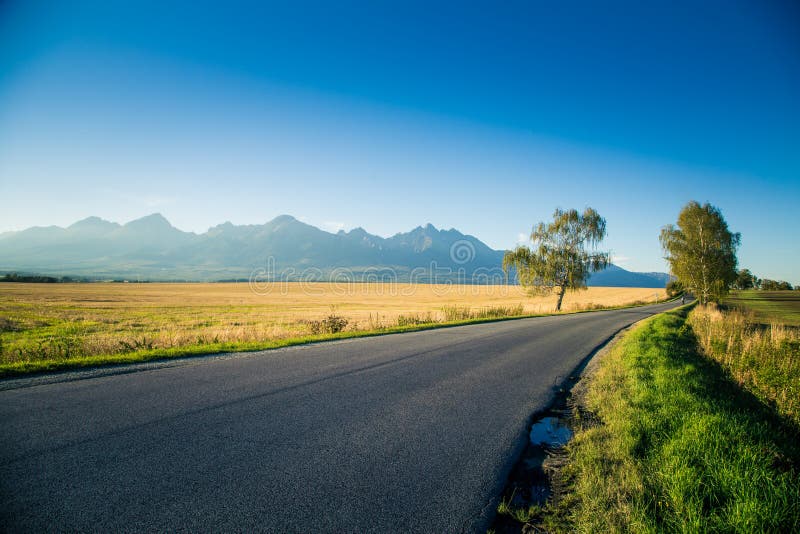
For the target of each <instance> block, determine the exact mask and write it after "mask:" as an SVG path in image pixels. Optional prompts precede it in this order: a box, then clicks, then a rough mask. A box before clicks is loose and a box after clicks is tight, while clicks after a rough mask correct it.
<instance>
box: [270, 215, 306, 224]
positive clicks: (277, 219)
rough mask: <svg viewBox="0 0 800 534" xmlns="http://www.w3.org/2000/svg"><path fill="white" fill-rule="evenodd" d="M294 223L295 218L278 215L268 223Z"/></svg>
mask: <svg viewBox="0 0 800 534" xmlns="http://www.w3.org/2000/svg"><path fill="white" fill-rule="evenodd" d="M295 221H297V219H296V218H295V217H292V216H291V215H287V214H283V215H278V216H277V217H275V218H274V219H272V220H271V221H270V223H288V222H295ZM297 222H299V221H297Z"/></svg>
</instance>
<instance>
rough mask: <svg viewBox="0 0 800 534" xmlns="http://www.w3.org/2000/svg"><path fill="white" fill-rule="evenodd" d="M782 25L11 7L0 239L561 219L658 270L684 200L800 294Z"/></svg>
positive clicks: (795, 142) (340, 6) (797, 73)
mask: <svg viewBox="0 0 800 534" xmlns="http://www.w3.org/2000/svg"><path fill="white" fill-rule="evenodd" d="M799 94H800V8H798V5H797V4H796V3H793V2H788V1H787V2H777V1H772V2H763V1H754V2H734V1H725V2H713V1H704V2H693V3H692V2H569V1H568V2H502V3H500V2H485V3H469V2H451V3H446V2H442V3H432V2H419V3H415V2H405V1H404V2H363V3H350V2H319V3H317V2H286V3H281V4H271V3H267V2H253V3H237V2H202V1H201V2H185V3H181V2H178V1H173V2H144V1H143V2H116V1H111V0H108V1H102V2H58V1H47V2H38V1H37V0H29V1H25V2H22V1H17V2H15V1H14V0H11V1H6V2H3V3H0V231H5V230H13V229H21V228H25V227H28V226H32V225H49V224H57V225H62V226H64V225H67V224H70V223H71V222H74V221H75V220H77V219H80V218H83V217H86V216H88V215H99V216H102V217H104V218H107V219H110V220H114V221H119V222H125V221H127V220H131V219H134V218H137V217H140V216H143V215H146V214H148V213H152V212H156V211H157V212H161V213H163V214H164V215H165V216H166V217H167V218H168V219H169V220H170V221H171V222H172V223H173V224H174V225H175V226H177V227H178V228H181V229H184V230H192V231H197V232H202V231H204V230H206V229H207V228H208V227H209V226H212V225H214V224H217V223H220V222H223V221H226V220H230V221H232V222H234V223H239V224H241V223H261V222H265V221H267V220H269V219H271V218H273V217H275V216H276V215H279V214H282V213H289V214H292V215H295V216H296V217H298V218H301V219H302V220H305V221H307V222H309V223H311V224H315V225H317V226H321V227H323V228H326V229H329V230H336V229H338V228H340V227H343V228H345V229H349V228H352V227H355V226H363V227H364V228H365V229H367V230H368V231H370V232H373V233H377V234H380V235H390V234H393V233H396V232H398V231H406V230H409V229H411V228H413V227H415V226H417V225H419V224H425V223H427V222H431V223H433V224H434V225H436V226H439V227H445V228H450V227H455V228H458V229H459V230H461V231H463V232H466V233H471V234H473V235H475V236H477V237H479V238H480V239H482V240H484V241H485V242H487V243H488V244H489V245H491V246H493V247H496V248H508V247H512V246H514V245H515V243H516V242H517V241H518V240H519V236H520V234H522V235H524V234H526V233H528V232H529V231H530V228H531V226H532V225H533V224H534V223H536V222H537V221H539V220H544V219H547V218H549V217H550V216H551V214H552V212H553V210H554V208H556V207H563V208H570V207H576V208H583V207H585V206H592V207H594V208H596V209H597V210H598V211H599V212H600V213H601V214H602V215H604V216H605V217H606V219H607V221H608V237H607V239H606V242H605V246H606V247H607V248H609V249H611V250H612V252H613V253H614V254H615V256H616V257H617V261H618V263H619V264H620V265H622V266H624V267H626V268H629V269H632V270H645V271H649V270H664V269H665V265H664V261H663V259H662V258H661V256H662V253H661V251H660V248H659V244H658V232H659V229H660V228H661V227H662V226H663V225H664V224H668V223H670V222H673V221H674V220H675V219H676V218H677V214H678V211H679V210H680V208H681V206H682V205H683V204H685V203H686V202H687V201H688V200H691V199H695V200H698V201H701V202H704V201H710V202H711V203H712V204H714V205H716V206H718V207H720V208H721V209H722V211H723V213H724V215H725V216H726V218H727V220H728V223H729V226H730V227H731V229H732V230H734V231H739V232H741V233H742V246H741V250H740V254H739V258H740V263H741V264H742V265H743V266H745V267H749V268H751V269H752V270H753V271H754V272H756V273H757V274H759V275H761V276H763V277H771V278H781V279H787V280H789V281H791V282H793V283H800V269H799V268H798V265H800V246H799V245H800V239H798V230H797V228H798V224H797V222H796V221H797V217H796V210H797V208H796V206H797V202H798V199H800V179H798V177H799V176H800V99H798V96H797V95H799Z"/></svg>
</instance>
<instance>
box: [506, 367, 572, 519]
mask: <svg viewBox="0 0 800 534" xmlns="http://www.w3.org/2000/svg"><path fill="white" fill-rule="evenodd" d="M577 381H578V378H577V376H571V377H569V379H568V380H567V381H566V382H565V383H564V384H563V385H562V386H561V387H560V388H559V389H558V392H557V394H556V397H555V399H554V402H553V404H552V405H551V408H550V409H549V410H548V411H546V412H543V413H540V414H539V415H538V416H537V417H536V418H534V420H533V423H532V424H531V428H530V431H529V432H528V438H529V439H528V443H527V444H526V447H525V450H524V452H523V453H522V457H521V458H520V459H519V461H518V462H517V464H516V465H515V466H514V468H513V469H512V471H511V474H510V476H509V480H508V483H507V485H506V489H505V491H504V492H503V495H502V498H503V499H505V500H506V501H507V502H509V504H511V506H513V507H514V508H521V509H523V510H525V509H527V508H528V507H530V506H537V505H538V506H544V505H545V504H547V502H548V500H550V499H552V498H553V497H554V495H553V484H552V480H551V475H552V474H553V471H554V470H555V469H557V468H558V466H559V464H560V463H561V460H562V459H563V457H564V456H563V452H562V451H563V447H564V446H565V445H566V444H567V443H569V440H570V439H571V438H572V434H573V431H572V428H570V425H571V423H572V422H573V421H572V406H571V403H570V402H569V401H570V394H571V390H572V387H573V386H574V385H575V383H577ZM492 530H494V531H495V532H497V533H498V534H505V533H512V532H513V533H519V532H526V531H528V530H530V529H527V530H523V525H522V524H521V523H519V522H516V521H514V520H512V519H510V518H509V517H508V516H503V515H500V514H498V515H497V516H495V520H494V523H493V525H492ZM530 531H535V532H538V530H535V529H533V530H530Z"/></svg>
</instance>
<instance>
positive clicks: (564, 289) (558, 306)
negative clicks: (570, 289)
mask: <svg viewBox="0 0 800 534" xmlns="http://www.w3.org/2000/svg"><path fill="white" fill-rule="evenodd" d="M566 292H567V286H566V285H562V286H561V288H560V291H559V292H558V302H556V311H561V301H562V300H564V293H566Z"/></svg>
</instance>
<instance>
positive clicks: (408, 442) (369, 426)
mask: <svg viewBox="0 0 800 534" xmlns="http://www.w3.org/2000/svg"><path fill="white" fill-rule="evenodd" d="M672 306H673V305H672V304H665V305H657V306H649V307H643V308H633V309H627V310H618V311H609V312H594V313H584V314H577V315H566V316H560V317H542V318H535V319H522V320H514V321H504V322H496V323H487V324H480V325H472V326H464V327H455V328H444V329H439V330H429V331H425V332H416V333H407V334H396V335H389V336H381V337H373V338H362V339H355V340H344V341H337V342H329V343H321V344H316V345H308V346H301V347H294V348H288V349H281V350H275V351H269V352H260V353H248V354H239V355H231V356H227V357H213V358H194V359H186V360H181V361H177V362H169V363H168V364H157V365H150V366H146V365H145V366H133V367H128V368H123V369H114V370H112V371H108V370H105V371H101V372H99V373H88V374H87V373H83V374H74V373H72V374H70V373H67V374H62V375H59V376H58V377H57V378H55V379H52V378H51V379H49V380H53V382H52V383H43V381H42V380H41V379H32V380H29V379H24V380H16V381H11V382H9V381H5V382H0V389H3V391H0V429H1V431H0V514H2V516H1V518H0V529H2V530H3V531H12V532H23V531H24V532H41V531H53V530H58V531H64V530H70V531H75V530H77V531H89V530H91V531H253V530H256V531H274V532H320V531H336V532H368V531H376V532H410V531H418V532H458V531H462V530H464V531H485V528H486V526H487V524H488V521H489V520H491V518H492V516H493V515H494V512H493V509H494V506H495V503H496V498H497V496H498V495H499V493H500V492H501V490H502V488H503V486H504V483H505V480H506V478H507V475H508V472H509V470H510V469H511V467H512V466H513V463H514V461H515V460H516V458H517V457H518V455H519V454H520V453H521V451H522V446H523V445H524V442H525V438H526V430H527V426H528V424H529V421H530V418H531V415H532V414H533V413H534V412H536V411H539V410H543V409H545V408H546V407H547V405H548V404H549V403H550V401H551V399H552V397H553V394H554V389H555V386H556V385H557V384H558V383H560V382H561V381H562V380H563V379H565V378H566V377H568V376H569V375H570V373H571V372H573V371H574V369H575V368H576V366H578V365H579V364H580V362H581V361H582V360H584V359H585V358H586V356H587V355H589V354H590V353H591V352H592V351H593V350H594V349H595V348H596V347H598V346H599V345H601V344H602V343H603V342H604V341H606V340H607V339H608V338H609V337H610V336H612V335H613V334H614V333H615V332H617V331H618V330H620V329H621V328H624V327H626V326H627V325H629V324H631V323H633V322H634V321H637V320H639V319H642V318H644V317H646V316H649V315H651V314H653V313H656V312H660V311H663V310H666V309H668V308H671V307H672ZM109 373H112V374H109Z"/></svg>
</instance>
